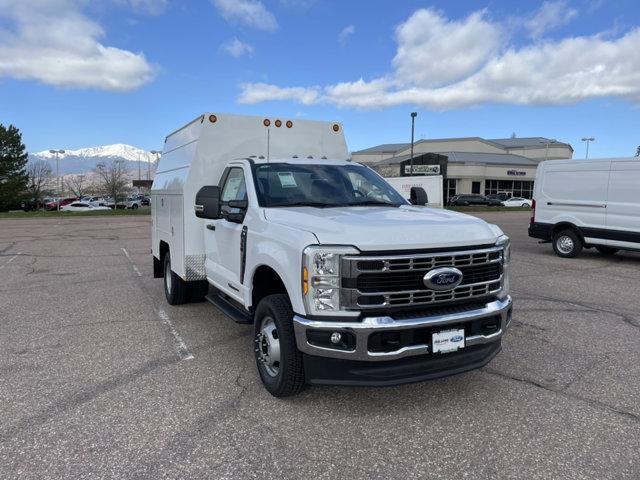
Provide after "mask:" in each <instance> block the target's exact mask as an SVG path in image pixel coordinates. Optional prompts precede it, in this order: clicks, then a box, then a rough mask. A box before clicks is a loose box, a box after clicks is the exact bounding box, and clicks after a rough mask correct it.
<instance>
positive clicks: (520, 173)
mask: <svg viewBox="0 0 640 480" xmlns="http://www.w3.org/2000/svg"><path fill="white" fill-rule="evenodd" d="M526 174H527V172H523V171H522V170H507V175H510V176H513V177H524V176H525V175H526Z"/></svg>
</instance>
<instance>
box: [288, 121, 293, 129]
mask: <svg viewBox="0 0 640 480" xmlns="http://www.w3.org/2000/svg"><path fill="white" fill-rule="evenodd" d="M286 125H287V128H291V127H293V122H292V121H291V120H287V123H286Z"/></svg>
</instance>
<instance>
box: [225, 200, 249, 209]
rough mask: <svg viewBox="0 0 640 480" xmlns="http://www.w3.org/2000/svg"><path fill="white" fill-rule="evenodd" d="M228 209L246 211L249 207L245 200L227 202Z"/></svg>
mask: <svg viewBox="0 0 640 480" xmlns="http://www.w3.org/2000/svg"><path fill="white" fill-rule="evenodd" d="M227 205H229V208H239V209H240V210H246V209H247V207H248V206H249V202H247V201H246V200H229V201H228V202H227Z"/></svg>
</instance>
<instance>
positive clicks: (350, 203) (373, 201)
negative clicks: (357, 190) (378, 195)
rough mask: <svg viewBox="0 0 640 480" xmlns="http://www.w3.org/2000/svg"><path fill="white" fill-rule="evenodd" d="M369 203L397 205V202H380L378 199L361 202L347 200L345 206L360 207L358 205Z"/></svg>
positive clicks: (386, 205)
mask: <svg viewBox="0 0 640 480" xmlns="http://www.w3.org/2000/svg"><path fill="white" fill-rule="evenodd" d="M371 205H381V206H385V207H395V208H397V207H399V205H398V204H397V203H389V202H381V201H379V200H364V201H362V202H349V203H345V206H347V207H360V206H371Z"/></svg>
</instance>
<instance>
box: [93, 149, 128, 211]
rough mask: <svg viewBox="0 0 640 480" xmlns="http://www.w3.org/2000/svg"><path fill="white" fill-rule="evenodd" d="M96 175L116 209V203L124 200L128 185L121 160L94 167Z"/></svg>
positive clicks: (125, 171)
mask: <svg viewBox="0 0 640 480" xmlns="http://www.w3.org/2000/svg"><path fill="white" fill-rule="evenodd" d="M96 173H98V175H99V176H100V178H101V179H102V183H103V185H104V190H105V191H106V192H107V194H108V195H109V196H110V197H111V198H112V199H113V203H114V208H117V205H118V201H122V200H124V199H125V198H126V194H127V190H128V183H129V180H128V179H127V170H126V169H125V163H124V161H122V160H114V161H113V162H111V163H109V164H105V163H99V164H98V165H97V166H96Z"/></svg>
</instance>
